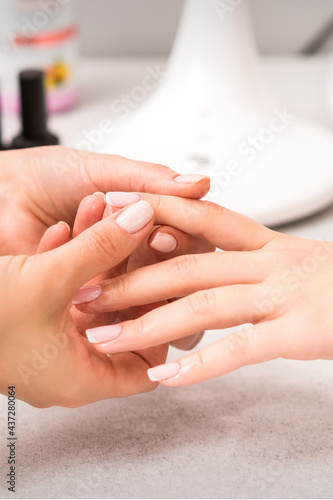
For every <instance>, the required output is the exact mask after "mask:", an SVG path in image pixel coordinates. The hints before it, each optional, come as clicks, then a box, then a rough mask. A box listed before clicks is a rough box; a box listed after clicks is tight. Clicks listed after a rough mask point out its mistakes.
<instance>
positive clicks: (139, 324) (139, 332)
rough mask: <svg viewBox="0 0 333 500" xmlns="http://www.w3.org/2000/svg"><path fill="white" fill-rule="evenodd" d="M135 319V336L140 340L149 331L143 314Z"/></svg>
mask: <svg viewBox="0 0 333 500" xmlns="http://www.w3.org/2000/svg"><path fill="white" fill-rule="evenodd" d="M134 321H135V322H134V323H133V326H134V329H135V336H136V337H137V338H138V339H140V340H141V339H144V337H145V335H146V333H147V332H146V323H145V321H144V319H143V316H141V317H140V318H137V319H136V320H134Z"/></svg>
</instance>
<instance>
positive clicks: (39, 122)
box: [10, 70, 59, 149]
mask: <svg viewBox="0 0 333 500" xmlns="http://www.w3.org/2000/svg"><path fill="white" fill-rule="evenodd" d="M19 79H20V93H21V120H22V132H21V133H20V134H19V135H18V136H17V137H15V138H14V139H13V141H12V143H11V146H10V148H11V149H23V148H34V147H37V146H52V145H56V144H59V139H58V137H57V136H55V135H53V134H51V133H50V132H48V130H47V125H46V105H45V92H44V75H43V72H42V71H38V70H26V71H21V73H20V74H19Z"/></svg>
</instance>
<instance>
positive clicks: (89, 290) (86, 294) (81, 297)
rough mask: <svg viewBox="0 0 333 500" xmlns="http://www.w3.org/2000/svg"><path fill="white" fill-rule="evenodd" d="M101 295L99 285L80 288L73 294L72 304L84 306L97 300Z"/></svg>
mask: <svg viewBox="0 0 333 500" xmlns="http://www.w3.org/2000/svg"><path fill="white" fill-rule="evenodd" d="M101 294H102V287H101V285H87V286H83V287H81V288H80V289H79V290H78V291H77V292H76V294H75V296H74V299H73V302H72V304H74V305H76V304H84V303H86V302H92V301H93V300H96V299H98V297H99V296H100V295H101Z"/></svg>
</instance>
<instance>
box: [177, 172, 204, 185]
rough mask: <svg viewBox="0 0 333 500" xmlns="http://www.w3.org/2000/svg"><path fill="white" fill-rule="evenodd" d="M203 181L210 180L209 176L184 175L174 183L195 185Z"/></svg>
mask: <svg viewBox="0 0 333 500" xmlns="http://www.w3.org/2000/svg"><path fill="white" fill-rule="evenodd" d="M203 179H209V177H208V175H199V174H184V175H178V176H177V177H176V178H175V179H174V181H175V182H179V183H180V184H194V183H195V182H199V181H202V180H203Z"/></svg>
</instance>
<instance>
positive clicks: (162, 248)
mask: <svg viewBox="0 0 333 500" xmlns="http://www.w3.org/2000/svg"><path fill="white" fill-rule="evenodd" d="M150 246H151V247H152V248H153V249H154V250H157V251H158V252H163V253H170V252H173V251H174V250H175V248H176V246H177V240H176V238H175V237H174V236H172V235H171V234H168V233H161V232H159V233H157V234H156V236H154V238H153V239H152V241H151V242H150Z"/></svg>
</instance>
